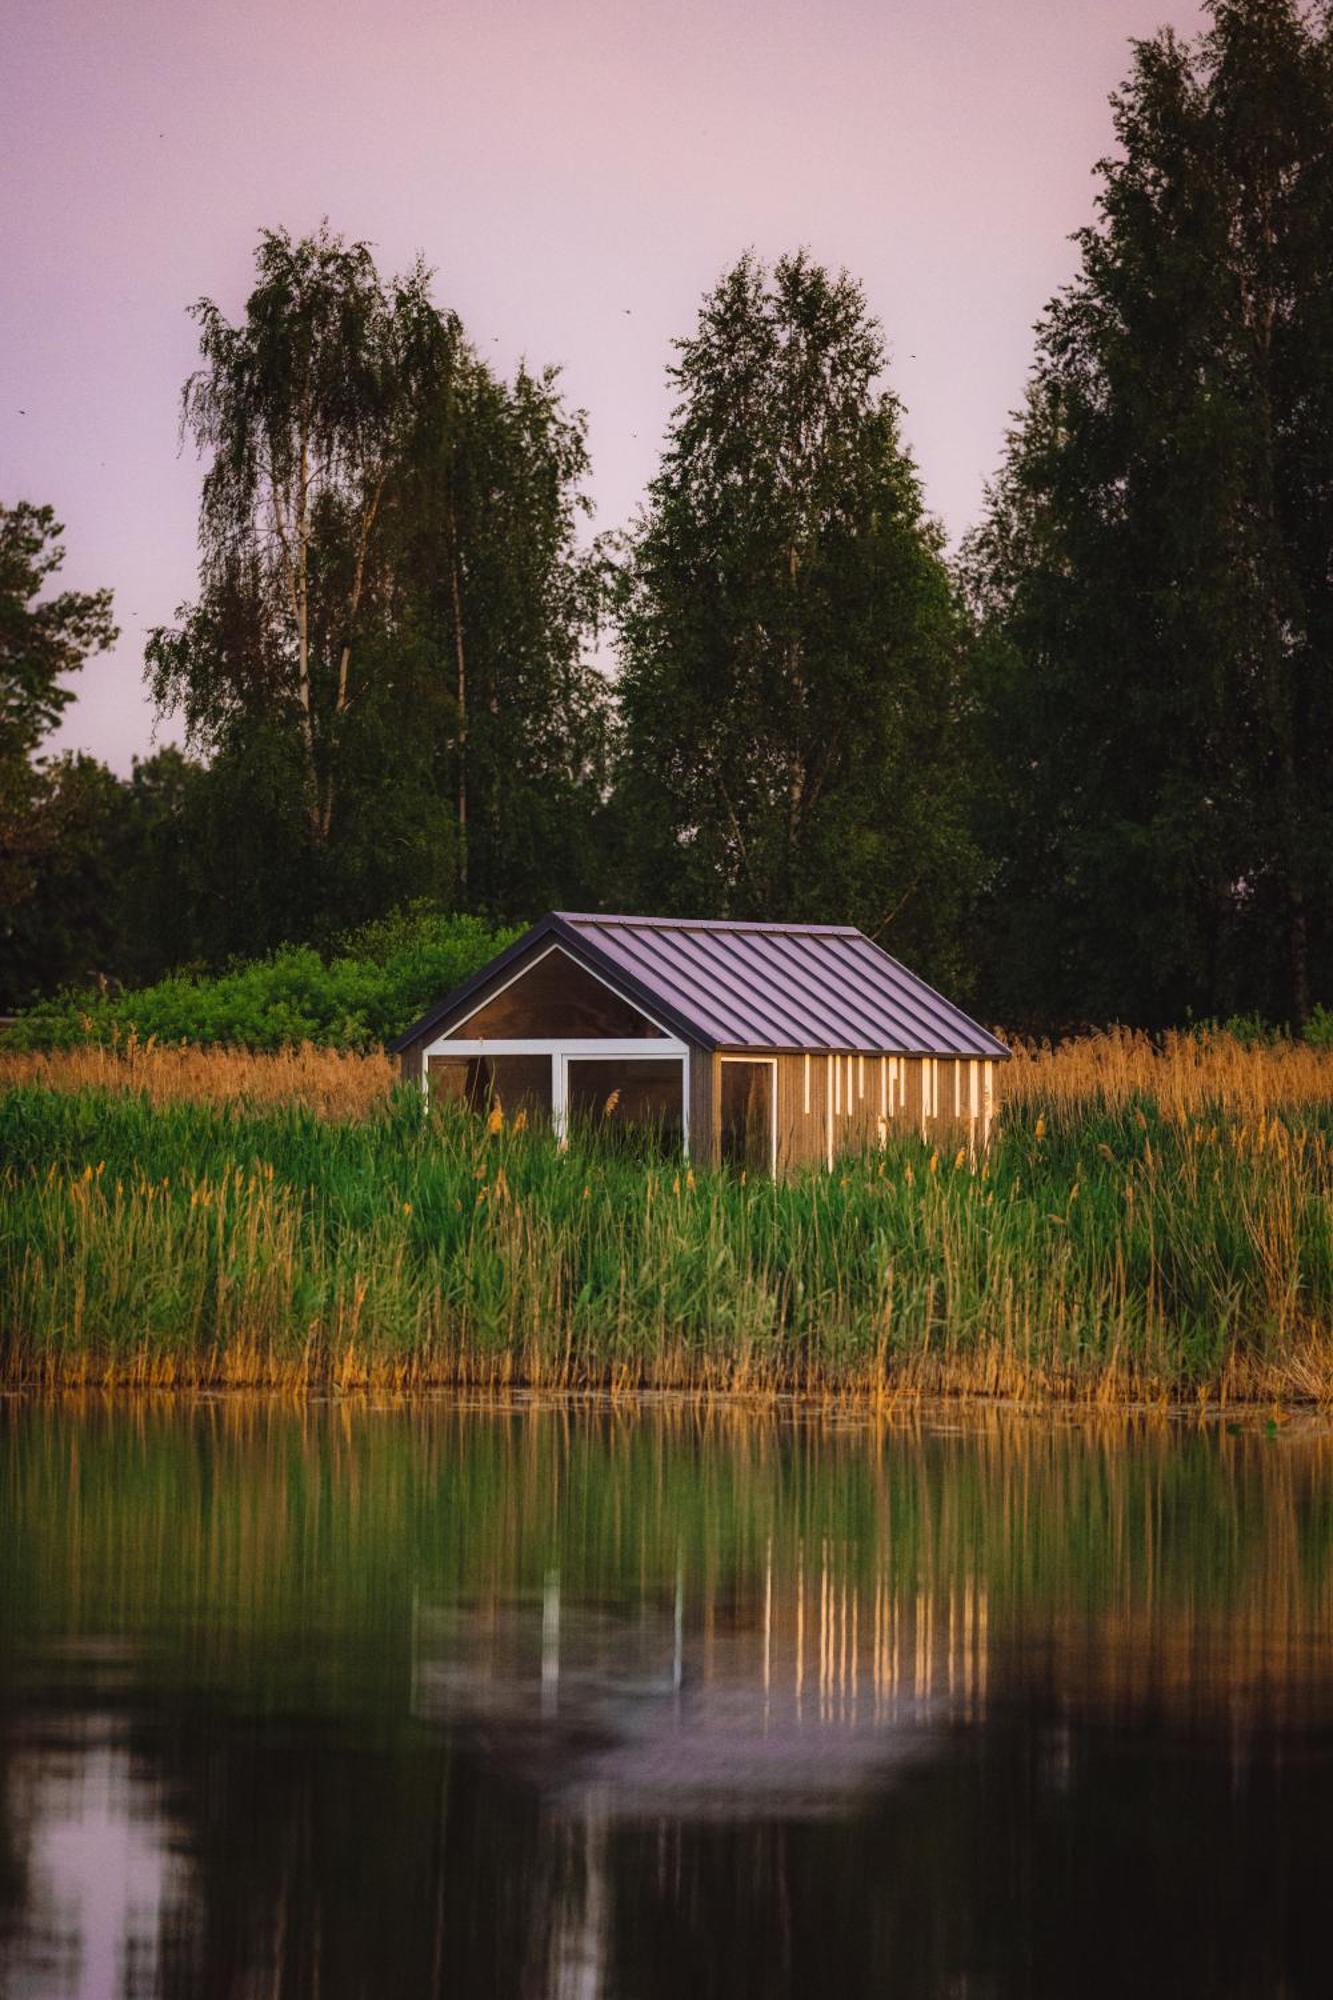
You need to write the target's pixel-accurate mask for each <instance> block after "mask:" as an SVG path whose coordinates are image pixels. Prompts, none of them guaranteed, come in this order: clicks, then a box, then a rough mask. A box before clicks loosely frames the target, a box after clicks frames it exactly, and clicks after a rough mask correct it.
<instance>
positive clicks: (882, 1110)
mask: <svg viewBox="0 0 1333 2000" xmlns="http://www.w3.org/2000/svg"><path fill="white" fill-rule="evenodd" d="M879 1115H880V1117H881V1118H887V1117H888V1115H889V1059H888V1057H887V1056H881V1057H880V1059H879Z"/></svg>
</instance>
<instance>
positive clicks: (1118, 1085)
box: [0, 1028, 1333, 1119]
mask: <svg viewBox="0 0 1333 2000" xmlns="http://www.w3.org/2000/svg"><path fill="white" fill-rule="evenodd" d="M1012 1046H1013V1055H1014V1059H1013V1061H1012V1062H1010V1063H1004V1064H1002V1065H1000V1067H999V1069H998V1071H997V1077H996V1082H997V1096H998V1101H999V1103H1000V1104H1001V1105H1003V1104H1005V1103H1013V1104H1024V1105H1025V1104H1031V1103H1033V1102H1034V1101H1035V1100H1037V1099H1038V1098H1040V1099H1042V1100H1043V1102H1045V1103H1048V1104H1054V1105H1056V1106H1063V1107H1068V1108H1069V1109H1071V1110H1077V1109H1079V1108H1082V1107H1084V1106H1090V1105H1093V1104H1097V1105H1101V1106H1105V1107H1106V1108H1107V1109H1108V1110H1116V1109H1120V1108H1123V1107H1124V1106H1126V1105H1127V1104H1130V1103H1132V1102H1133V1101H1134V1100H1135V1099H1136V1098H1139V1097H1146V1098H1153V1099H1155V1101H1156V1102H1157V1104H1158V1105H1159V1106H1160V1108H1161V1110H1162V1112H1163V1114H1164V1115H1165V1116H1166V1117H1168V1118H1173V1119H1178V1118H1180V1117H1183V1116H1188V1115H1194V1114H1197V1113H1199V1112H1201V1111H1203V1110H1205V1109H1207V1108H1208V1107H1210V1106H1211V1107H1215V1108H1217V1109H1220V1110H1225V1111H1228V1112H1232V1113H1235V1114H1236V1115H1237V1116H1238V1117H1241V1118H1250V1117H1256V1116H1259V1115H1261V1114H1268V1113H1271V1112H1273V1111H1276V1110H1280V1109H1283V1108H1284V1107H1288V1106H1292V1105H1296V1104H1305V1105H1314V1104H1328V1103H1333V1051H1329V1050H1324V1049H1313V1048H1307V1047H1305V1046H1304V1045H1303V1044H1301V1043H1293V1042H1279V1043H1276V1044H1274V1045H1273V1046H1271V1047H1267V1048H1258V1047H1254V1046H1252V1045H1250V1044H1248V1043H1245V1042H1239V1041H1237V1040H1235V1039H1234V1037H1232V1036H1230V1035H1226V1034H1222V1033H1219V1032H1209V1031H1205V1032H1200V1033H1196V1034H1167V1035H1164V1036H1162V1037H1160V1038H1153V1037H1151V1036H1149V1035H1146V1034H1143V1033H1141V1032H1139V1031H1138V1030H1135V1029H1130V1028H1108V1029H1106V1030H1105V1031H1104V1032H1102V1033H1100V1034H1093V1035H1083V1036H1080V1037H1078V1038H1077V1039H1075V1040H1071V1041H1065V1042H1060V1043H1057V1044H1055V1045H1054V1046H1052V1045H1051V1044H1050V1043H1048V1042H1021V1041H1016V1042H1014V1043H1013V1045H1012ZM397 1075H398V1068H397V1064H396V1063H395V1062H394V1061H393V1060H392V1058H391V1057H389V1056H386V1055H384V1054H383V1053H382V1052H380V1053H376V1054H374V1055H357V1054H352V1053H344V1052H342V1051H339V1050H336V1049H325V1048H315V1047H313V1046H312V1045H311V1044H310V1043H309V1042H306V1043H303V1044H301V1046H300V1047H294V1048H290V1049H283V1050H280V1051H279V1052H278V1053H276V1054H253V1053H251V1052H250V1051H248V1050H246V1049H230V1048H217V1047H210V1048H203V1047H198V1046H194V1045H188V1046H185V1047H180V1046H176V1045H171V1046H166V1047H162V1046H159V1045H157V1044H156V1043H155V1042H154V1041H153V1040H152V1038H151V1037H150V1038H149V1040H147V1041H146V1042H142V1043H141V1042H138V1041H137V1040H136V1039H135V1037H134V1036H133V1035H131V1036H130V1037H129V1038H128V1040H127V1041H125V1042H123V1043H121V1044H120V1045H119V1046H117V1047H115V1048H102V1047H98V1046H96V1045H94V1044H88V1045H87V1046H84V1047H81V1048H75V1049H59V1050H53V1051H50V1052H48V1053H38V1052H35V1051H33V1052H30V1051H17V1050H16V1051H13V1052H12V1053H11V1052H6V1050H5V1049H4V1047H3V1045H0V1090H3V1089H5V1088H7V1087H9V1086H11V1085H16V1084H37V1085H40V1086H41V1087H43V1088H45V1089H48V1090H87V1089H95V1090H112V1091H130V1092H134V1093H140V1092H142V1093H143V1094H144V1095H146V1096H147V1098H148V1100H149V1102H150V1103H152V1104H169V1103H174V1102H188V1103H197V1104H218V1103H226V1102H232V1101H235V1102H240V1103H245V1104H252V1105H256V1106H261V1105H276V1104H299V1105H302V1106H304V1107H305V1108H306V1109H307V1110H311V1111H315V1112H318V1113H319V1114H320V1115H321V1116H323V1117H328V1118H364V1117H367V1116H368V1115H369V1114H370V1113H371V1112H372V1111H374V1110H375V1109H376V1108H377V1107H379V1106H380V1105H382V1104H383V1103H384V1100H385V1098H386V1097H387V1096H388V1093H389V1091H390V1089H391V1088H392V1086H393V1084H394V1082H395V1081H396V1079H397Z"/></svg>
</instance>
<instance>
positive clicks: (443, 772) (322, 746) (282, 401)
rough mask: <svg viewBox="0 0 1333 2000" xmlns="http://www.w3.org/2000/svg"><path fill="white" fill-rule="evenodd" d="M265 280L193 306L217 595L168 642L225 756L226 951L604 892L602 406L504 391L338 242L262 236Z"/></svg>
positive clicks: (187, 707) (158, 647)
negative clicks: (393, 920) (596, 644)
mask: <svg viewBox="0 0 1333 2000" xmlns="http://www.w3.org/2000/svg"><path fill="white" fill-rule="evenodd" d="M256 266H257V268H256V285H255V288H254V290H253V292H252V293H251V295H250V298H249V299H248V301H247V303H246V309H245V313H244V316H243V318H242V319H241V320H240V322H239V323H237V324H235V325H233V324H231V323H230V322H229V321H227V320H226V319H225V318H224V317H223V315H222V314H221V313H220V311H219V309H218V308H217V306H216V305H214V304H213V303H212V302H211V301H208V300H204V301H202V302H201V303H200V304H199V306H198V307H197V308H196V309H195V316H196V318H197V320H198V322H199V326H200V354H201V363H202V365H201V367H200V370H199V371H198V373H197V374H196V375H194V376H193V377H192V378H191V380H190V382H189V383H187V385H186V390H185V400H184V420H185V425H186V428H187V429H188V430H189V432H190V433H191V435H192V436H193V437H194V439H195V442H196V443H197V445H198V447H199V449H200V451H201V452H202V453H204V454H206V456H207V458H208V469H207V472H206V474H205V479H204V487H203V496H202V503H201V511H200V539H201V547H202V552H203V553H202V561H201V568H200V579H199V582H200V589H199V596H198V598H197V600H196V602H195V603H194V604H192V605H186V606H183V607H182V608H181V611H180V613H179V614H178V620H177V623H176V625H175V627H174V628H172V629H162V630H159V631H157V632H155V633H154V634H153V636H152V638H151V640H150V643H149V648H148V664H149V680H150V684H151V687H152V691H153V694H154V697H155V699H156V701H157V703H158V705H159V708H160V709H161V710H162V711H163V712H164V713H171V712H179V713H180V714H182V715H183V716H184V718H185V722H186V725H187V729H188V731H189V735H190V740H191V741H192V742H193V743H194V744H196V745H198V746H199V747H200V748H201V749H202V750H204V751H206V752H207V753H208V755H209V757H210V760H211V763H210V769H209V773H208V779H207V783H206V785H205V786H204V787H203V788H202V789H201V793H200V797H199V799H198V801H197V806H198V817H199V831H200V836H201V837H200V838H199V840H198V842H197V858H196V873H197V877H198V882H197V888H196V891H195V895H194V898H193V904H194V907H195V909H196V911H197V918H198V928H199V931H200V934H201V937H202V940H203V949H204V952H205V955H206V956H207V957H208V958H209V959H210V960H217V959H218V958H220V957H225V956H226V955H228V954H230V953H237V952H244V953H253V952H254V951H255V950H256V949H263V948H266V947H271V946H273V945H275V944H277V943H278V942H280V941H282V940H285V939H293V938H297V939H301V940H306V941H313V942H315V943H317V944H321V945H322V944H323V943H324V942H325V941H326V939H327V937H328V935H329V933H330V932H331V931H332V930H333V929H334V928H336V927H337V926H339V925H341V924H345V923H346V922H347V921H348V919H349V918H351V919H353V920H355V919H357V918H369V917H371V916H374V915H376V914H377V913H379V912H381V911H383V910H385V909H386V908H393V907H394V906H395V905H396V904H399V903H401V902H404V901H409V900H413V899H416V898H420V897H426V898H429V899H430V900H431V901H432V902H435V903H437V904H442V905H443V904H448V905H452V906H453V907H456V908H458V907H462V908H470V909H473V910H476V911H483V912H486V913H488V914H491V915H511V914H515V913H518V912H523V911H533V910H536V909H539V908H541V907H544V906H547V905H550V904H552V903H560V902H563V903H581V902H583V901H585V900H587V899H588V895H589V890H588V887H587V884H588V881H589V877H590V874H591V873H592V872H593V871H594V870H595V869H596V867H597V866H598V865H599V860H598V849H597V845H596V843H595V842H594V840H593V839H592V837H591V823H592V820H593V817H594V816H595V813H596V811H597V808H598V805H599V802H600V797H601V789H602V785H603V779H604V765H605V738H606V707H607V703H606V693H605V686H604V683H603V681H602V678H601V676H600V675H599V674H598V673H597V672H595V671H594V669H593V668H592V666H591V665H590V663H589V662H588V661H587V660H586V659H585V657H584V652H585V646H586V642H587V639H588V635H589V632H590V630H591V627H592V624H593V622H594V620H595V615H596V608H597V597H598V587H599V585H598V580H599V576H600V571H599V568H598V565H597V563H596V562H595V561H592V560H589V559H588V558H587V557H585V556H584V555H583V554H582V553H581V552H580V550H579V547H578V529H579V524H580V520H581V518H582V516H583V514H584V513H585V512H586V503H585V501H584V500H583V498H582V494H581V484H582V481H583V479H584V477H585V475H586V472H587V453H586V445H585V425H584V419H583V416H582V414H581V413H580V412H577V411H571V410H569V409H568V408H567V407H566V406H565V404H564V401H563V399H562V397H561V394H560V391H559V386H558V382H557V379H556V376H555V373H554V372H553V371H549V370H548V371H546V372H544V373H541V374H538V375H534V374H531V373H529V372H528V371H527V370H526V369H520V370H519V371H518V374H517V376H516V377H515V379H514V381H513V382H512V383H506V382H503V381H501V380H500V379H499V378H498V377H497V376H496V375H494V374H493V372H492V371H491V370H490V369H489V368H488V367H487V366H486V365H485V364H484V363H483V362H482V361H481V360H480V358H479V357H478V356H477V354H476V353H475V351H474V350H473V348H472V347H471V346H470V344H469V343H468V341H467V339H466V337H465V335H464V332H463V329H462V327H461V325H460V323H459V321H458V319H457V318H456V316H455V315H453V314H452V313H449V312H447V311H444V310H442V309H441V308H440V307H438V306H437V305H436V303H435V302H434V300H433V298H432V296H431V281H430V274H429V273H428V272H427V271H426V270H425V269H424V267H422V266H421V265H420V264H418V265H417V266H416V267H415V268H414V269H413V270H412V271H411V272H410V273H409V274H408V275H407V276H406V277H404V278H401V279H397V280H394V281H391V282H387V281H385V280H383V279H382V278H381V277H380V275H379V273H378V272H377V271H376V268H375V264H374V260H373V258H372V256H371V253H370V250H369V249H368V247H367V246H366V245H365V244H347V243H345V242H344V241H343V240H342V239H341V238H340V237H337V236H335V235H333V234H332V233H331V232H330V231H329V230H328V228H327V227H324V228H322V229H321V230H320V232H319V233H318V234H317V235H316V236H314V237H309V238H305V239H302V240H300V241H294V240H293V239H292V238H291V237H289V236H288V235H287V234H286V233H285V232H283V231H276V232H275V231H267V232H265V233H264V234H263V235H262V236H261V239H260V245H259V250H258V254H257V259H256Z"/></svg>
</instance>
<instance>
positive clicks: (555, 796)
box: [386, 354, 609, 915]
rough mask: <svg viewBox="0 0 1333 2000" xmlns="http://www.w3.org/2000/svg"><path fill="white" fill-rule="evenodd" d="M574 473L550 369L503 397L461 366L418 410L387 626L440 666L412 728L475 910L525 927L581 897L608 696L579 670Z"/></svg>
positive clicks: (582, 564)
mask: <svg viewBox="0 0 1333 2000" xmlns="http://www.w3.org/2000/svg"><path fill="white" fill-rule="evenodd" d="M587 472H588V455H587V439H586V422H585V419H584V416H583V413H582V412H581V411H575V410H571V409H570V408H569V407H568V405H567V404H566V403H565V401H564V398H563V396H562V394H561V392H560V386H559V379H558V376H557V374H556V371H555V370H553V369H547V370H545V371H543V372H542V373H541V374H533V373H531V372H530V371H529V370H528V369H526V368H520V369H519V370H518V372H517V375H516V376H515V378H514V380H513V382H512V383H506V382H503V381H501V380H499V379H498V378H497V377H496V376H495V375H494V374H493V373H492V372H491V371H490V370H489V369H488V368H486V367H484V366H483V365H482V364H481V363H479V362H478V361H476V360H475V358H473V357H471V356H469V355H466V354H465V355H463V356H462V357H461V358H460V365H459V366H457V367H456V368H455V369H453V370H452V371H451V373H450V375H449V377H448V379H447V380H446V381H444V382H443V383H442V384H441V385H440V388H439V389H438V391H437V393H436V396H435V397H434V399H433V400H431V401H430V402H428V403H426V404H425V405H424V406H423V408H422V410H421V412H420V424H419V430H418V433H417V436H416V439H415V441H414V448H413V456H412V466H411V470H410V474H409V477H408V479H407V481H406V482H405V484H404V487H403V490H402V495H401V500H400V503H399V507H398V519H397V521H396V523H395V530H396V538H395V542H394V557H393V562H392V566H391V567H392V596H391V599H390V601H389V603H388V605H387V606H386V610H387V613H388V617H387V621H386V630H387V631H388V632H389V633H391V634H392V635H393V641H394V643H395V644H398V645H399V646H400V648H401V647H402V645H403V642H404V640H405V639H406V637H407V635H408V634H409V633H415V634H416V636H417V639H418V642H419V645H420V647H421V648H422V650H423V652H424V655H425V657H426V658H427V659H431V660H435V661H440V662H447V663H448V669H449V671H448V672H447V673H445V672H430V671H427V672H426V673H424V674H421V675H419V678H418V683H417V685H418V686H419V687H420V690H421V693H420V696H419V706H418V724H420V723H423V722H424V723H425V724H426V725H427V730H428V732H429V728H430V722H431V718H432V715H434V718H435V730H434V740H435V742H436V745H437V746H438V749H442V750H443V752H444V759H445V761H447V763H448V765H449V766H450V768H451V777H452V782H451V786H450V790H451V795H452V800H453V805H454V839H455V857H456V870H457V885H458V894H459V899H460V900H461V901H462V902H464V903H466V904H467V905H468V906H469V907H470V908H475V909H479V910H486V911H490V912H493V913H497V914H505V915H508V914H515V915H521V914H523V913H524V912H526V911H529V910H534V909H536V908H537V907H539V906H540V905H543V904H546V903H549V902H551V901H561V900H567V899H569V898H571V897H580V896H581V895H583V894H584V893H586V888H585V885H588V884H589V883H590V881H591V877H592V875H593V873H595V870H596V866H597V863H596V858H595V842H594V837H593V836H594V828H595V825H596V822H597V819H598V814H599V810H600V804H601V797H602V790H603V786H604V780H605V767H606V746H607V724H608V708H609V697H608V690H607V685H606V682H605V679H604V678H603V676H602V675H601V674H600V673H599V672H598V670H597V668H596V666H595V665H594V663H593V662H592V660H591V659H590V657H589V641H590V638H591V636H592V634H593V633H594V631H595V628H596V623H597V617H598V609H599V599H600V592H601V571H600V564H599V558H598V554H597V551H596V550H595V549H594V550H586V551H585V550H584V549H583V548H582V547H581V546H580V524H581V522H582V521H583V519H585V518H586V516H587V514H588V512H589V508H588V503H587V501H586V499H585V497H584V493H583V482H584V480H585V479H586V476H587ZM403 657H405V656H404V655H403V654H402V653H401V652H400V658H403ZM432 696H434V699H433V700H432ZM441 697H443V700H441Z"/></svg>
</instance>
